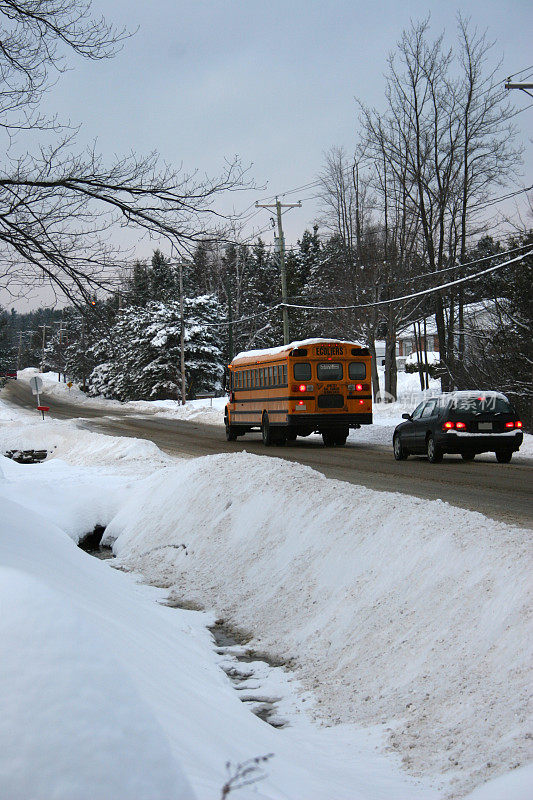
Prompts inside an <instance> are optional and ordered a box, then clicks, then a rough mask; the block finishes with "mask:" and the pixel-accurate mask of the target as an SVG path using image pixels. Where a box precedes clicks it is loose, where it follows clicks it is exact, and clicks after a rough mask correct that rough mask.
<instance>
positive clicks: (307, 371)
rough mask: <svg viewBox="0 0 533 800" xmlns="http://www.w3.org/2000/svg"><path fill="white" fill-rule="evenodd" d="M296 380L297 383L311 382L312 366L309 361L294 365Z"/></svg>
mask: <svg viewBox="0 0 533 800" xmlns="http://www.w3.org/2000/svg"><path fill="white" fill-rule="evenodd" d="M294 380H295V381H310V380H311V364H309V362H308V361H301V362H300V363H299V364H295V365H294Z"/></svg>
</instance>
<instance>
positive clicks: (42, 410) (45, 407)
mask: <svg viewBox="0 0 533 800" xmlns="http://www.w3.org/2000/svg"><path fill="white" fill-rule="evenodd" d="M37 411H40V412H41V414H42V415H43V419H44V412H45V411H50V406H37Z"/></svg>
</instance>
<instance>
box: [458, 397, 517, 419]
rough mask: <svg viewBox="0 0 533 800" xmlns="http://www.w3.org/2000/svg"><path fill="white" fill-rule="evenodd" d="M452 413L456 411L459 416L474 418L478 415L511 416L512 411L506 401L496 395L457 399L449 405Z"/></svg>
mask: <svg viewBox="0 0 533 800" xmlns="http://www.w3.org/2000/svg"><path fill="white" fill-rule="evenodd" d="M450 408H451V410H452V411H456V412H458V413H460V414H461V416H464V415H466V416H472V417H476V416H479V415H480V414H512V413H513V409H512V406H511V404H510V403H509V401H508V400H506V399H505V398H504V397H498V396H497V395H487V396H484V395H482V394H480V395H479V396H478V397H475V396H472V397H457V398H455V399H454V400H452V402H451V404H450Z"/></svg>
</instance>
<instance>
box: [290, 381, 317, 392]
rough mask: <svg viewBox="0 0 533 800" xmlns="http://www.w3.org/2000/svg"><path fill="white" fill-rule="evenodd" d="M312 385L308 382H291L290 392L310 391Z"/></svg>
mask: <svg viewBox="0 0 533 800" xmlns="http://www.w3.org/2000/svg"><path fill="white" fill-rule="evenodd" d="M312 391H313V386H312V385H311V384H308V383H293V385H292V386H291V392H312Z"/></svg>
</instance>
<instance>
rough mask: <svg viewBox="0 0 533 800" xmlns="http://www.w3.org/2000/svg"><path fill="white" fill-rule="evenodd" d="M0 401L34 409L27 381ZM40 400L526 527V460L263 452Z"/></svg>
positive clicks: (115, 425)
mask: <svg viewBox="0 0 533 800" xmlns="http://www.w3.org/2000/svg"><path fill="white" fill-rule="evenodd" d="M2 397H3V399H4V400H5V401H8V402H12V403H14V404H16V405H18V406H22V407H28V408H34V407H35V398H33V397H32V395H31V393H30V390H29V387H28V384H27V383H25V382H22V381H17V382H16V383H15V382H13V383H10V384H9V385H8V386H7V387H6V388H5V389H4V391H3V392H2ZM41 397H42V401H43V402H46V403H47V405H50V407H51V411H50V415H51V416H53V417H55V418H58V419H73V418H79V417H81V418H83V419H84V420H85V421H84V422H83V423H82V424H83V425H84V426H85V427H88V428H90V429H92V430H97V431H100V432H102V433H108V434H110V435H113V436H130V437H138V438H142V439H150V440H151V441H153V442H155V444H157V445H158V447H160V448H161V449H162V450H164V451H166V452H167V453H170V454H172V455H176V454H177V455H180V454H181V455H183V454H185V455H189V456H204V455H212V454H215V453H223V452H226V453H230V452H238V451H242V450H246V451H247V452H250V453H256V454H258V455H272V456H275V457H276V458H283V459H287V460H289V461H296V462H298V463H300V464H305V465H307V466H310V467H313V468H314V469H316V470H318V471H320V472H322V473H323V474H324V475H326V477H328V478H335V479H337V480H343V481H347V482H349V483H355V484H359V485H362V486H366V487H368V488H370V489H375V490H378V491H396V492H401V493H403V494H408V495H411V496H413V495H414V496H416V497H420V498H423V499H428V500H436V499H441V500H445V501H447V502H449V503H451V504H452V505H455V506H459V507H462V508H467V509H470V510H472V511H479V512H481V513H482V514H485V515H486V516H489V517H492V518H494V519H497V520H501V521H503V522H506V523H508V524H514V525H520V526H526V527H533V492H532V491H531V488H532V475H533V471H532V465H531V463H528V462H524V461H521V462H515V463H511V464H496V463H495V462H494V459H493V458H491V457H490V456H488V455H487V456H485V457H484V456H479V457H478V458H477V459H476V461H475V462H474V463H463V462H462V461H461V460H460V459H459V457H457V458H454V457H449V458H447V459H445V461H444V462H443V463H442V464H434V465H429V464H428V462H427V460H426V459H424V458H411V459H409V461H407V462H396V461H394V459H393V457H392V452H391V450H390V449H388V448H384V447H380V446H376V445H370V444H367V443H365V444H361V445H358V444H357V443H354V442H353V441H352V442H349V443H348V445H347V447H346V448H345V449H342V450H341V449H325V448H324V447H323V446H322V444H321V443H320V442H319V441H316V440H314V441H313V440H298V441H297V442H295V443H294V444H292V445H290V446H288V447H285V448H280V447H274V448H271V449H266V448H265V447H264V446H263V444H262V442H261V441H260V437H259V435H258V434H257V435H254V434H250V435H248V436H247V437H246V438H245V439H242V440H240V441H238V442H226V441H225V438H224V431H223V429H222V428H221V427H219V426H214V425H205V424H202V423H198V422H196V421H185V420H174V419H169V418H165V417H161V416H157V417H156V416H152V415H149V414H146V415H143V414H139V412H138V411H132V410H130V409H122V408H120V407H118V408H116V409H115V408H113V410H112V411H111V413H110V412H109V411H108V410H107V409H104V408H102V407H98V406H97V405H95V406H91V405H90V404H88V403H87V404H84V405H83V407H82V408H80V405H79V404H76V403H68V402H65V401H62V400H59V399H58V398H57V397H53V398H48V399H47V398H46V395H42V396H41Z"/></svg>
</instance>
